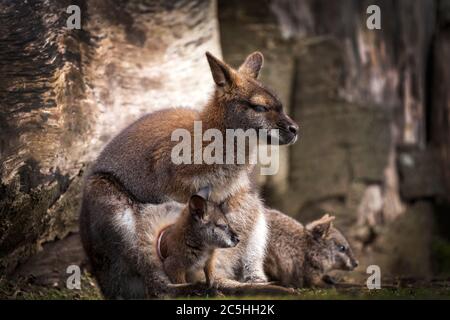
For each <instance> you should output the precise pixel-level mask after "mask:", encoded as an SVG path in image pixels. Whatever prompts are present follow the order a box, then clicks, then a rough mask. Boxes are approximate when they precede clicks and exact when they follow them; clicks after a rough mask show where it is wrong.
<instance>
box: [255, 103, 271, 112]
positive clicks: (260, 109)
mask: <svg viewBox="0 0 450 320" xmlns="http://www.w3.org/2000/svg"><path fill="white" fill-rule="evenodd" d="M251 107H252V109H253V110H255V111H256V112H267V111H269V109H267V107H265V106H262V105H259V104H252V105H251Z"/></svg>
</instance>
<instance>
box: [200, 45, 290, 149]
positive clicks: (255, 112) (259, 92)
mask: <svg viewBox="0 0 450 320" xmlns="http://www.w3.org/2000/svg"><path fill="white" fill-rule="evenodd" d="M206 57H207V59H208V63H209V66H210V68H211V73H212V76H213V79H214V82H215V83H216V94H215V99H216V101H215V105H214V106H213V107H215V108H221V109H222V110H220V113H221V117H222V118H223V119H222V121H223V122H224V125H225V126H226V128H230V129H243V130H248V129H255V130H259V129H265V130H268V133H269V137H268V138H269V139H268V142H269V143H273V140H277V141H278V143H279V144H292V143H294V142H295V141H296V140H297V135H298V129H299V128H298V125H297V124H296V123H295V122H294V121H293V120H292V119H291V118H290V117H289V116H288V115H287V114H286V113H285V112H284V111H283V106H282V104H281V102H280V100H279V99H278V97H277V96H276V95H275V94H274V93H273V92H272V91H271V90H269V89H268V88H266V87H265V86H264V85H262V84H261V83H260V82H259V81H258V80H257V78H258V75H259V72H260V70H261V67H262V65H263V55H262V54H261V53H260V52H254V53H252V54H250V55H249V56H248V57H247V59H245V61H244V63H243V64H242V65H241V66H240V67H239V69H237V70H235V69H233V68H232V67H230V66H229V65H227V64H226V63H224V62H222V61H220V60H219V59H217V58H216V57H214V56H213V55H212V54H210V53H209V52H207V53H206ZM216 112H217V111H216ZM273 129H278V130H279V133H278V134H277V135H276V134H275V133H274V131H272V134H270V133H271V132H270V130H273Z"/></svg>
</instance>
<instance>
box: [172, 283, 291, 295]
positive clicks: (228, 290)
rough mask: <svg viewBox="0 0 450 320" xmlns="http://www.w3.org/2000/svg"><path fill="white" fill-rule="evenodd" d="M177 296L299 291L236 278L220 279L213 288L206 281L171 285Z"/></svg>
mask: <svg viewBox="0 0 450 320" xmlns="http://www.w3.org/2000/svg"><path fill="white" fill-rule="evenodd" d="M169 287H170V288H171V289H172V293H173V294H174V296H176V297H187V296H205V295H208V294H209V295H213V296H214V295H219V296H220V295H225V296H262V295H270V296H286V295H297V294H298V291H296V290H294V289H292V288H285V287H281V286H278V285H274V284H271V283H260V284H259V283H242V282H238V281H235V280H229V279H226V280H219V281H218V283H217V284H216V287H215V288H213V289H211V288H208V286H207V285H206V284H205V283H187V284H177V285H169Z"/></svg>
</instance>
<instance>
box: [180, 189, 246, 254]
mask: <svg viewBox="0 0 450 320" xmlns="http://www.w3.org/2000/svg"><path fill="white" fill-rule="evenodd" d="M187 210H188V211H189V217H190V222H191V226H192V230H193V232H194V234H193V236H195V237H197V238H198V239H199V240H201V241H202V243H203V244H205V245H207V246H211V247H215V248H231V247H234V246H236V245H237V244H238V243H239V238H238V236H237V234H236V232H235V231H234V230H233V229H232V228H231V227H230V225H229V223H228V219H227V217H226V215H225V213H226V211H227V208H226V206H225V205H224V204H216V203H214V202H211V201H208V200H207V198H206V197H204V196H203V195H202V194H201V193H197V194H194V195H193V196H191V198H190V199H189V205H188V208H187Z"/></svg>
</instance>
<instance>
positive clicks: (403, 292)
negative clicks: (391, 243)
mask: <svg viewBox="0 0 450 320" xmlns="http://www.w3.org/2000/svg"><path fill="white" fill-rule="evenodd" d="M298 293H299V294H298V295H292V296H274V297H272V296H245V297H230V296H227V297H215V298H214V297H191V298H190V299H225V300H228V299H247V300H248V299H262V300H267V299H289V300H327V299H331V300H348V299H357V300H375V299H383V300H393V299H450V282H448V281H444V282H436V283H430V284H429V285H426V286H425V285H423V286H421V287H413V286H409V287H394V286H389V287H385V288H382V289H379V290H368V289H367V288H365V287H359V286H343V287H340V286H339V287H335V288H329V289H328V288H327V289H299V291H298ZM0 299H26V300H98V299H102V296H101V294H100V291H99V290H98V288H97V286H96V284H95V281H94V280H93V279H92V278H91V276H90V275H89V274H87V273H85V274H83V276H82V280H81V290H76V289H73V290H70V289H67V288H60V287H48V286H41V285H38V284H34V283H33V279H18V280H15V281H12V280H6V279H0Z"/></svg>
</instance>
